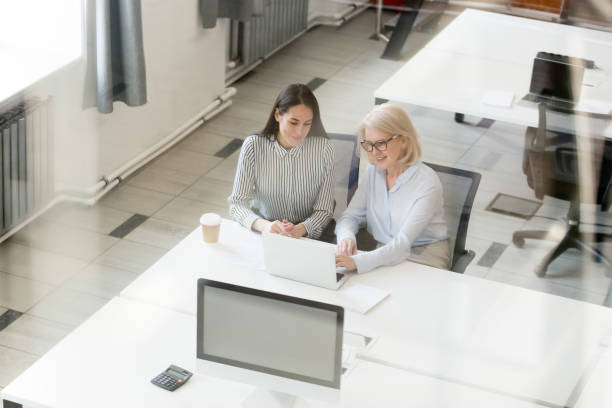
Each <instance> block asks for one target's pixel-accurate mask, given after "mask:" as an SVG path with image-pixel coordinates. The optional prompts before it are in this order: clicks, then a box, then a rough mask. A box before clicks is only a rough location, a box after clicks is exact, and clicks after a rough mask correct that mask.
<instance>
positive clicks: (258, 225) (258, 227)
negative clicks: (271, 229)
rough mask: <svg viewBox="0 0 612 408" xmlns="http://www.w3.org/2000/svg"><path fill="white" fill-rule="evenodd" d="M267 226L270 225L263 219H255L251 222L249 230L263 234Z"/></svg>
mask: <svg viewBox="0 0 612 408" xmlns="http://www.w3.org/2000/svg"><path fill="white" fill-rule="evenodd" d="M268 224H270V221H268V220H264V219H263V218H257V219H256V220H255V221H253V224H252V225H251V229H252V230H253V231H257V232H264V231H265V230H266V229H267V227H268Z"/></svg>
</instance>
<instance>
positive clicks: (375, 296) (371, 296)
mask: <svg viewBox="0 0 612 408" xmlns="http://www.w3.org/2000/svg"><path fill="white" fill-rule="evenodd" d="M387 296H389V292H387V291H386V290H382V289H378V288H375V287H372V286H368V285H362V284H360V283H357V284H354V285H351V286H347V287H344V288H342V289H341V290H340V291H339V292H338V297H337V300H338V301H339V303H340V304H341V305H342V306H344V307H345V308H347V309H350V310H352V311H354V312H357V313H361V314H365V313H367V312H368V310H370V309H371V308H373V307H374V306H376V305H377V304H378V303H379V302H381V301H382V300H383V299H384V298H386V297H387Z"/></svg>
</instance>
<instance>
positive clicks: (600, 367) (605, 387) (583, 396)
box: [575, 343, 612, 408]
mask: <svg viewBox="0 0 612 408" xmlns="http://www.w3.org/2000/svg"><path fill="white" fill-rule="evenodd" d="M606 346H608V347H602V349H601V352H602V357H601V358H600V359H599V361H598V362H597V363H596V364H594V365H593V372H592V373H591V375H590V376H589V379H588V381H587V382H586V384H585V386H584V389H583V390H582V393H580V398H579V399H578V401H577V403H576V405H575V407H576V408H599V407H612V387H610V384H612V348H610V347H609V344H608V343H606Z"/></svg>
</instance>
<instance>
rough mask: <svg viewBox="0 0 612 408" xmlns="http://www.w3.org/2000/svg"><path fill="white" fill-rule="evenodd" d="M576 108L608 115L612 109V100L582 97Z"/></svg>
mask: <svg viewBox="0 0 612 408" xmlns="http://www.w3.org/2000/svg"><path fill="white" fill-rule="evenodd" d="M576 110H577V111H581V112H590V113H600V114H604V115H607V114H608V113H610V112H611V111H612V102H607V101H602V100H599V99H581V100H580V102H578V105H576Z"/></svg>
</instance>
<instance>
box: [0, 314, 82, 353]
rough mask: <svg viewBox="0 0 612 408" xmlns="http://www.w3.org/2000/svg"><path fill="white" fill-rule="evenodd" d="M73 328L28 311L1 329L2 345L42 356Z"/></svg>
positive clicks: (0, 339) (0, 341) (0, 340)
mask: <svg viewBox="0 0 612 408" xmlns="http://www.w3.org/2000/svg"><path fill="white" fill-rule="evenodd" d="M73 328H74V327H73V326H70V325H65V324H62V323H57V322H52V321H50V320H46V319H41V318H39V317H36V316H31V315H29V314H27V313H26V314H24V315H22V316H20V317H19V318H18V319H17V320H15V321H14V322H13V323H11V324H10V325H9V326H8V327H6V328H5V329H4V330H2V331H0V346H6V347H11V348H13V349H15V350H20V351H24V352H26V353H30V354H35V355H37V356H42V355H43V354H45V353H46V352H47V351H49V349H50V348H51V347H53V346H54V345H55V344H56V343H57V342H58V341H60V340H61V339H63V338H64V337H65V336H66V335H67V334H68V333H70V332H71V331H72V329H73Z"/></svg>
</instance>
